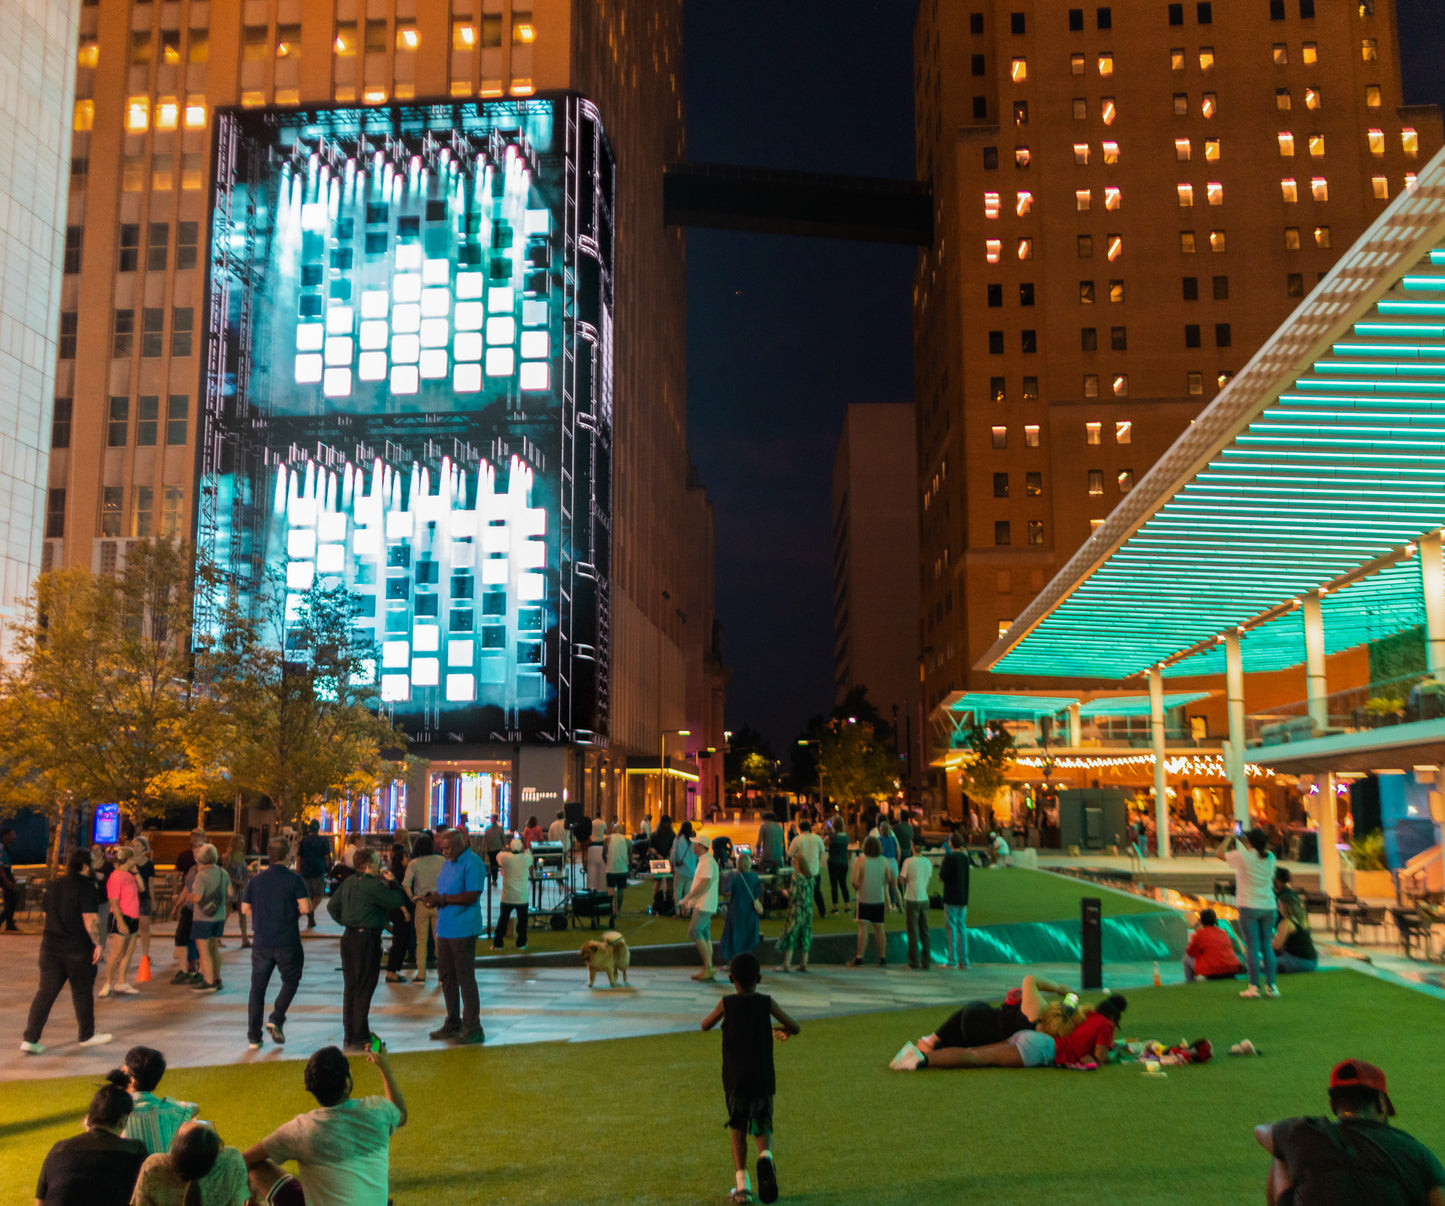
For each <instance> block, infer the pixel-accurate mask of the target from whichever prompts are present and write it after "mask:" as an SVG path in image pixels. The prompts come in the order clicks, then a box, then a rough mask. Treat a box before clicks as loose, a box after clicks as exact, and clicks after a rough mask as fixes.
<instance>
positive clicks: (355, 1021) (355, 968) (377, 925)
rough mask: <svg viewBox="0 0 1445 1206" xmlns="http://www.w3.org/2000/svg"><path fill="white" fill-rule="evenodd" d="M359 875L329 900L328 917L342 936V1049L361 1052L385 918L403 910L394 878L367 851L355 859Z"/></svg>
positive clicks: (368, 1027) (351, 877)
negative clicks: (378, 865)
mask: <svg viewBox="0 0 1445 1206" xmlns="http://www.w3.org/2000/svg"><path fill="white" fill-rule="evenodd" d="M354 857H355V863H356V865H355V872H356V873H355V874H354V875H348V876H347V877H346V879H344V880H343V881H342V883H341V885H340V887H338V888H337V889H336V892H335V894H334V895H333V896H332V897H331V905H330V911H331V916H332V917H334V918H335V919H336V920H337V921H338V922H339V923H340V924H341V925H342V926H343V927H344V928H343V929H342V932H341V982H342V986H343V987H342V997H341V1016H342V1023H343V1032H344V1035H345V1039H344V1043H345V1046H346V1048H347V1049H348V1050H350V1051H360V1050H362V1049H363V1048H364V1047H365V1046H366V1040H367V1038H368V1037H369V1036H370V1034H371V996H372V994H373V993H374V992H375V991H376V982H377V980H378V979H379V978H380V976H381V932H382V930H384V929H385V928H386V915H387V913H389V912H390V911H391V910H392V909H394V908H396V907H397V906H398V905H400V904H401V901H402V895H401V889H400V888H398V887H396V886H395V885H394V884H393V883H392V882H391V872H390V871H389V870H387V869H386V868H381V869H380V878H378V868H377V862H376V855H375V854H374V853H373V852H372V851H370V850H368V849H366V848H365V847H364V846H363V847H361V848H360V849H358V850H357V851H356V854H355V856H354Z"/></svg>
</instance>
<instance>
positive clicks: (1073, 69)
mask: <svg viewBox="0 0 1445 1206" xmlns="http://www.w3.org/2000/svg"><path fill="white" fill-rule="evenodd" d="M1069 74H1071V75H1083V74H1084V56H1083V55H1081V54H1071V55H1070V56H1069Z"/></svg>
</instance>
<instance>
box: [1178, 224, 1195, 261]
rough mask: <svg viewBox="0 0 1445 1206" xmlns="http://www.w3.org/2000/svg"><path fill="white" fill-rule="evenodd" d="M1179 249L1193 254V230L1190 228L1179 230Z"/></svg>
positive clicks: (1187, 253)
mask: <svg viewBox="0 0 1445 1206" xmlns="http://www.w3.org/2000/svg"><path fill="white" fill-rule="evenodd" d="M1179 250H1180V251H1182V252H1183V253H1184V254H1185V255H1193V254H1194V232H1193V231H1192V230H1181V231H1180V232H1179Z"/></svg>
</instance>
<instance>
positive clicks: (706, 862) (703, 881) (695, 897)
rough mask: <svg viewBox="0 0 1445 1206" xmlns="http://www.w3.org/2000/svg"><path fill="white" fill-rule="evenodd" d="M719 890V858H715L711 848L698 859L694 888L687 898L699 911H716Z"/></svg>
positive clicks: (694, 875)
mask: <svg viewBox="0 0 1445 1206" xmlns="http://www.w3.org/2000/svg"><path fill="white" fill-rule="evenodd" d="M717 890H718V870H717V859H715V858H713V856H712V851H711V850H709V851H708V852H707V853H706V854H703V855H701V856H699V858H698V860H697V869H696V870H695V871H694V872H693V873H692V889H691V891H689V892H688V894H687V897H686V900H687V902H688V904H689V905H690V906H691V907H692V908H694V909H696V910H697V911H698V912H699V913H716V912H717Z"/></svg>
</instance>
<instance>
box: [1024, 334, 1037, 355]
mask: <svg viewBox="0 0 1445 1206" xmlns="http://www.w3.org/2000/svg"><path fill="white" fill-rule="evenodd" d="M1019 348H1020V350H1021V351H1022V352H1023V353H1024V355H1026V356H1027V355H1031V354H1032V353H1034V352H1037V351H1038V350H1039V336H1038V332H1037V331H1020V332H1019Z"/></svg>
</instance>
